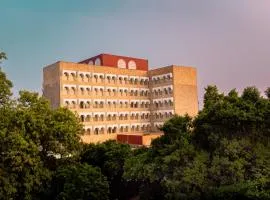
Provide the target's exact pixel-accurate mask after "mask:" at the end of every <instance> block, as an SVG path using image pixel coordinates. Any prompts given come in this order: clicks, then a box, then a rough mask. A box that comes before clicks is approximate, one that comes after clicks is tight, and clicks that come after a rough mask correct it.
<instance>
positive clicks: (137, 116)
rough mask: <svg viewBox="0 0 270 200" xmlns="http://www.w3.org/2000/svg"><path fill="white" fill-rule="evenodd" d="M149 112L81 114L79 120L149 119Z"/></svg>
mask: <svg viewBox="0 0 270 200" xmlns="http://www.w3.org/2000/svg"><path fill="white" fill-rule="evenodd" d="M149 119H150V114H148V113H147V114H144V113H142V114H138V113H132V114H131V115H128V114H119V115H117V114H106V115H105V113H104V114H93V115H90V114H85V115H84V114H81V115H80V120H81V122H91V121H95V122H97V121H105V120H106V121H115V120H149Z"/></svg>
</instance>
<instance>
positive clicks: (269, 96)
mask: <svg viewBox="0 0 270 200" xmlns="http://www.w3.org/2000/svg"><path fill="white" fill-rule="evenodd" d="M265 95H266V96H267V98H268V99H270V87H269V88H267V89H266V90H265Z"/></svg>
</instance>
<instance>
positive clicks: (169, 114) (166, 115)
mask: <svg viewBox="0 0 270 200" xmlns="http://www.w3.org/2000/svg"><path fill="white" fill-rule="evenodd" d="M171 117H173V112H164V113H162V112H159V113H155V114H154V115H153V119H167V118H171Z"/></svg>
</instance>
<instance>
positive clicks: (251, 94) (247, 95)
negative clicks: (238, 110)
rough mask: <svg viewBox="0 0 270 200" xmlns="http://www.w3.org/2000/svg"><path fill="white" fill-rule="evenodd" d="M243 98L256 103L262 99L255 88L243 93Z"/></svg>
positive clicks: (249, 88)
mask: <svg viewBox="0 0 270 200" xmlns="http://www.w3.org/2000/svg"><path fill="white" fill-rule="evenodd" d="M242 98H243V99H244V100H247V101H251V102H253V103H255V102H257V101H258V100H259V99H260V92H259V90H258V89H257V88H256V87H255V86H252V87H247V88H245V89H244V91H243V94H242Z"/></svg>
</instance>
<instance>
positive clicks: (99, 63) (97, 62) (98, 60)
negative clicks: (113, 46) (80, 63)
mask: <svg viewBox="0 0 270 200" xmlns="http://www.w3.org/2000/svg"><path fill="white" fill-rule="evenodd" d="M95 65H98V66H100V65H101V60H100V58H97V59H96V60H95Z"/></svg>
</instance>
